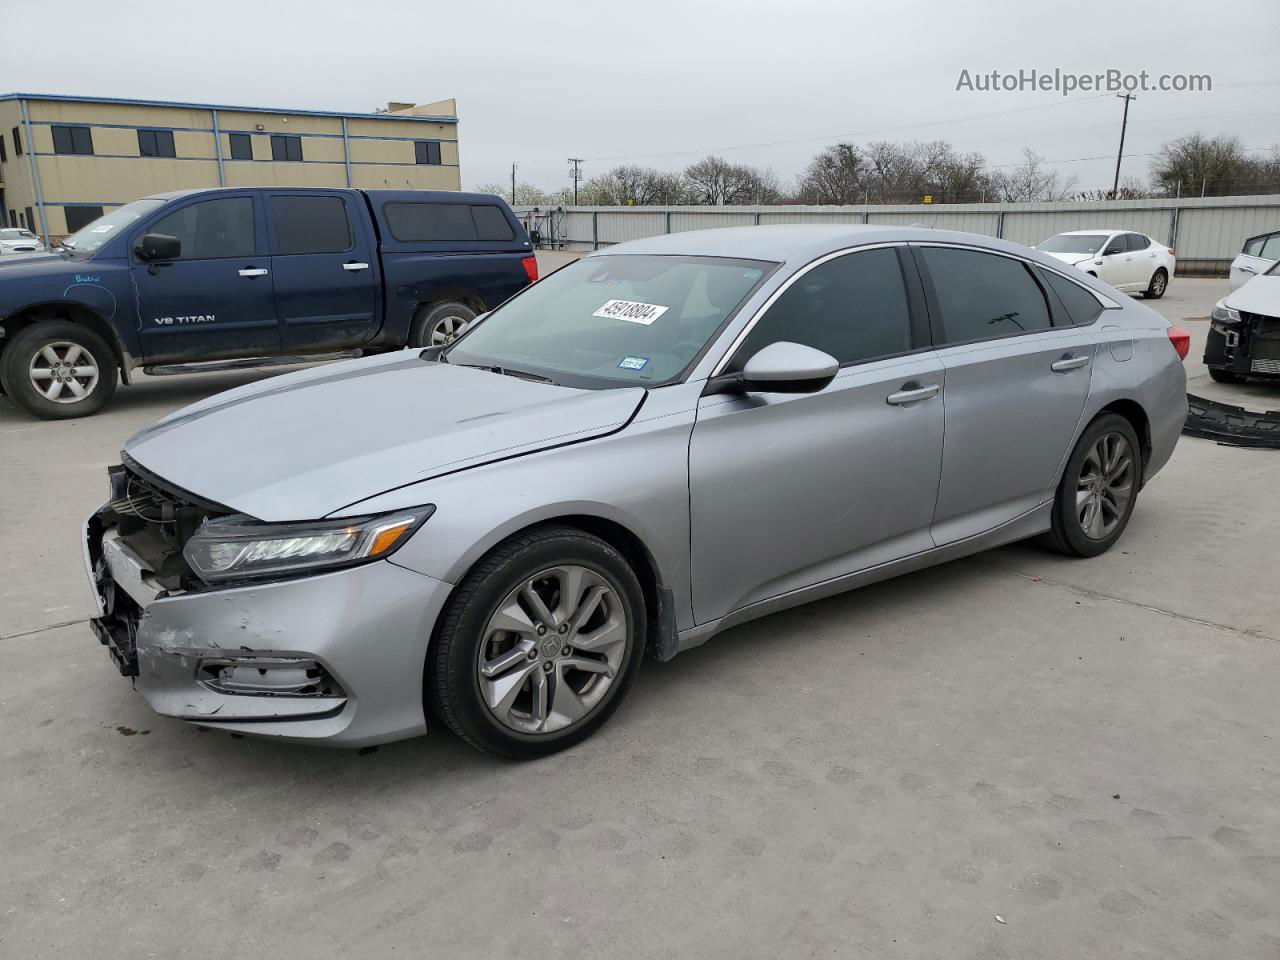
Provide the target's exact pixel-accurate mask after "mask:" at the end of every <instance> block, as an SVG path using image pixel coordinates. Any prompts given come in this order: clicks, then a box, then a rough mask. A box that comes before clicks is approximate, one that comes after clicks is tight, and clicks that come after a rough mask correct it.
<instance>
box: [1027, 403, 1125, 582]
mask: <svg viewBox="0 0 1280 960" xmlns="http://www.w3.org/2000/svg"><path fill="white" fill-rule="evenodd" d="M1116 438H1118V439H1119V440H1122V441H1123V443H1124V444H1125V445H1126V447H1127V450H1125V451H1123V453H1122V454H1120V455H1117V457H1116V460H1115V463H1116V464H1117V466H1116V468H1115V469H1114V470H1113V472H1111V473H1108V472H1104V471H1099V470H1098V469H1097V468H1098V466H1099V464H1100V461H1101V460H1102V459H1103V458H1104V456H1105V454H1103V453H1102V450H1103V448H1102V447H1100V444H1101V443H1102V442H1103V441H1104V440H1106V441H1107V442H1108V443H1110V442H1111V441H1112V440H1114V439H1116ZM1125 454H1127V456H1128V467H1127V480H1126V479H1125V477H1124V474H1122V473H1121V471H1120V469H1119V467H1120V466H1121V461H1122V460H1123V456H1124V455H1125ZM1100 474H1101V475H1102V476H1103V477H1104V478H1105V477H1110V476H1112V475H1114V477H1115V479H1114V480H1113V481H1111V482H1110V483H1107V482H1104V481H1102V480H1092V478H1093V477H1096V476H1099V475H1100ZM1141 486H1142V447H1141V445H1140V444H1139V443H1138V435H1137V434H1136V433H1135V432H1134V429H1133V425H1132V424H1130V423H1129V421H1128V420H1126V419H1125V418H1124V417H1122V416H1119V415H1118V414H1114V413H1107V414H1103V415H1102V416H1100V417H1098V418H1097V419H1096V420H1094V421H1093V423H1091V424H1089V426H1088V427H1087V428H1085V431H1084V433H1083V434H1082V435H1081V436H1080V440H1079V441H1078V442H1077V443H1076V446H1075V449H1074V450H1072V451H1071V457H1070V458H1069V459H1068V460H1067V466H1066V469H1065V470H1063V472H1062V480H1061V482H1060V483H1059V484H1058V491H1057V493H1056V494H1055V495H1054V499H1053V524H1052V526H1051V528H1050V529H1049V532H1048V533H1046V534H1045V535H1044V537H1043V542H1044V544H1045V545H1046V546H1048V547H1049V548H1050V549H1052V550H1056V551H1057V552H1058V553H1065V554H1067V555H1068V556H1073V557H1096V556H1098V555H1099V554H1102V553H1106V552H1107V551H1108V550H1110V549H1111V547H1112V546H1113V545H1114V544H1115V542H1116V541H1117V540H1119V539H1120V536H1121V534H1123V533H1124V530H1125V527H1127V526H1128V525H1129V518H1130V517H1131V516H1133V508H1134V505H1135V504H1136V503H1137V501H1138V490H1139V488H1140V487H1141ZM1125 487H1127V497H1126V498H1125V499H1124V503H1123V505H1122V506H1120V509H1119V510H1118V511H1117V510H1116V509H1115V508H1116V506H1117V505H1118V503H1117V501H1118V500H1119V497H1118V493H1119V491H1120V490H1121V489H1123V488H1125ZM1086 490H1089V491H1093V492H1096V493H1097V496H1096V497H1091V499H1092V500H1093V501H1094V507H1095V511H1099V512H1098V513H1090V512H1088V511H1089V503H1088V502H1086V503H1085V504H1084V505H1083V506H1082V505H1080V503H1079V501H1078V497H1079V496H1080V494H1081V493H1084V492H1085V491H1086ZM1107 491H1110V496H1108V493H1107ZM1107 503H1110V505H1111V506H1110V507H1109V508H1108V507H1107V505H1106V504H1107ZM1091 521H1092V522H1091ZM1086 525H1088V526H1089V529H1086Z"/></svg>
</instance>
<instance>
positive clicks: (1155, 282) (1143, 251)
mask: <svg viewBox="0 0 1280 960" xmlns="http://www.w3.org/2000/svg"><path fill="white" fill-rule="evenodd" d="M1036 249H1037V250H1039V251H1041V252H1042V253H1047V254H1048V255H1049V256H1051V257H1053V258H1054V259H1056V260H1061V261H1062V262H1063V263H1069V264H1071V265H1072V266H1076V267H1079V268H1080V269H1081V270H1083V271H1084V272H1085V273H1089V274H1092V275H1093V276H1095V277H1097V278H1098V279H1099V280H1103V281H1105V282H1107V283H1109V284H1111V286H1113V287H1115V288H1116V289H1117V290H1124V291H1125V292H1127V293H1141V294H1142V295H1143V296H1144V297H1147V298H1148V299H1150V300H1159V299H1160V298H1161V297H1163V296H1164V292H1165V290H1167V289H1168V287H1169V281H1170V280H1172V279H1173V266H1174V256H1173V248H1172V247H1166V246H1165V245H1164V244H1163V243H1156V241H1154V240H1152V239H1151V238H1150V237H1148V236H1147V235H1146V234H1143V233H1133V232H1132V231H1129V230H1072V231H1071V232H1070V233H1060V234H1058V235H1057V236H1056V237H1050V238H1049V239H1048V240H1046V241H1045V242H1044V243H1042V244H1040V245H1039V246H1037V247H1036Z"/></svg>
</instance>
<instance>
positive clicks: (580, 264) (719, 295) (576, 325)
mask: <svg viewBox="0 0 1280 960" xmlns="http://www.w3.org/2000/svg"><path fill="white" fill-rule="evenodd" d="M463 206H464V209H465V205H463ZM776 267H777V264H774V263H767V262H763V261H759V260H736V259H728V258H722V257H680V256H652V255H643V254H618V255H616V256H596V257H586V258H584V259H582V260H579V261H577V262H576V263H572V264H570V265H569V266H567V267H565V268H563V269H562V270H557V271H556V272H555V273H553V274H551V275H550V276H548V277H546V278H545V279H544V280H541V281H539V282H538V283H535V284H534V285H533V286H531V287H528V288H527V289H526V290H525V291H524V292H522V293H520V294H519V295H517V296H516V297H513V298H512V299H511V300H509V301H507V302H506V303H505V304H503V305H502V306H500V307H498V308H497V309H496V310H494V311H493V312H492V313H490V314H489V315H488V316H487V317H485V319H484V320H483V321H482V322H481V323H479V324H476V325H474V326H472V328H471V329H470V330H469V331H467V333H466V334H465V335H464V336H463V337H462V339H460V340H459V341H458V342H457V343H456V344H454V346H453V347H451V348H450V349H449V351H448V352H447V354H446V355H445V357H444V359H445V360H447V362H449V363H456V364H467V365H472V366H482V367H498V368H501V369H502V370H506V371H514V372H517V373H526V374H531V375H534V376H543V377H547V378H549V379H551V380H553V381H554V382H556V383H563V384H566V385H569V386H579V387H587V388H604V387H616V386H620V385H626V384H643V385H645V386H656V385H658V384H662V383H670V382H672V381H674V380H676V379H678V378H679V377H680V376H681V375H682V374H683V373H684V372H685V370H686V369H687V368H688V367H689V365H690V364H692V363H693V362H694V360H696V359H697V357H698V355H699V354H700V353H701V352H702V350H703V349H704V348H705V347H706V346H707V344H708V343H709V342H711V340H712V339H713V338H714V337H715V336H716V335H717V334H718V333H719V331H720V330H721V329H722V328H723V327H724V324H725V323H726V321H728V319H729V318H730V317H731V316H732V315H733V313H734V311H736V310H737V309H738V307H739V306H741V305H742V303H743V301H744V300H746V298H747V297H748V296H750V294H751V292H752V291H753V290H755V289H756V287H757V286H759V284H760V283H761V282H762V281H763V280H764V278H765V277H767V276H768V275H769V273H771V272H772V271H773V270H774V269H775V268H776Z"/></svg>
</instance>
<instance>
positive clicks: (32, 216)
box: [23, 207, 36, 230]
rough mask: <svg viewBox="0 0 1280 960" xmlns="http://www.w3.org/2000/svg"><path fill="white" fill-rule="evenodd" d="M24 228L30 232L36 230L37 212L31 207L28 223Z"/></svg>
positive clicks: (28, 212) (28, 213)
mask: <svg viewBox="0 0 1280 960" xmlns="http://www.w3.org/2000/svg"><path fill="white" fill-rule="evenodd" d="M23 226H24V227H26V228H27V229H28V230H35V228H36V212H35V211H34V210H32V209H31V208H30V207H27V222H26V223H24V224H23Z"/></svg>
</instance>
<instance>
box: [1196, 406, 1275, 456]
mask: <svg viewBox="0 0 1280 960" xmlns="http://www.w3.org/2000/svg"><path fill="white" fill-rule="evenodd" d="M1182 432H1183V433H1185V434H1186V435H1187V436H1189V437H1203V438H1204V439H1205V440H1216V441H1217V442H1218V443H1225V444H1228V445H1230V446H1233V447H1269V448H1271V449H1273V450H1280V410H1269V411H1267V412H1266V413H1257V412H1255V411H1253V410H1246V409H1245V408H1244V407H1233V406H1232V405H1231V404H1229V403H1217V402H1215V401H1213V400H1206V399H1205V398H1204V397H1197V396H1194V395H1192V394H1188V395H1187V422H1186V423H1185V424H1183V426H1182Z"/></svg>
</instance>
